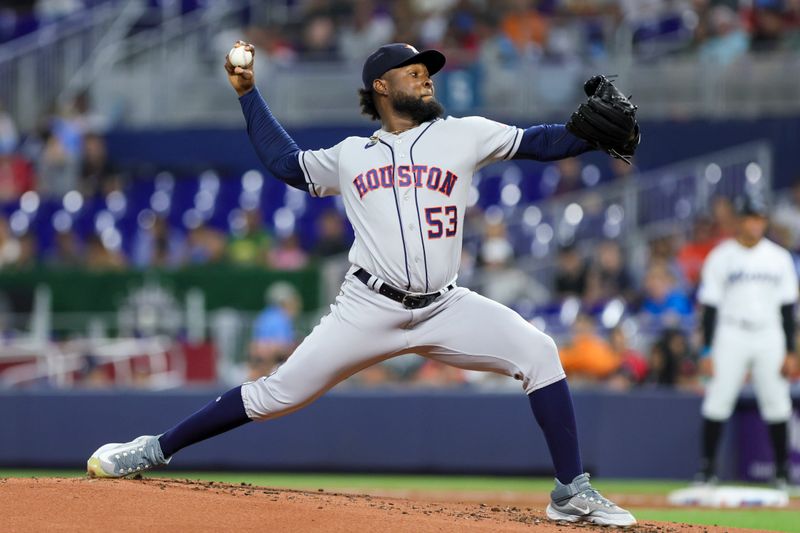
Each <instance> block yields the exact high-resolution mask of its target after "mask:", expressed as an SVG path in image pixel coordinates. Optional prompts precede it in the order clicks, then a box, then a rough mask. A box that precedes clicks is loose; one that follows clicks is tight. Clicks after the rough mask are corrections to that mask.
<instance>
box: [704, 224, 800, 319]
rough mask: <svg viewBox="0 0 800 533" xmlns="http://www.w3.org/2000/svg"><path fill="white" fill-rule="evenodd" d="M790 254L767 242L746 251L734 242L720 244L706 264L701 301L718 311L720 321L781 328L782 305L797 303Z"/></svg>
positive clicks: (795, 279) (733, 240)
mask: <svg viewBox="0 0 800 533" xmlns="http://www.w3.org/2000/svg"><path fill="white" fill-rule="evenodd" d="M797 297H798V281H797V272H796V271H795V268H794V262H793V260H792V256H791V254H790V253H789V252H788V251H787V250H785V249H783V248H781V247H780V246H778V245H777V244H775V243H774V242H772V241H770V240H768V239H761V241H759V243H758V244H756V245H755V246H754V247H752V248H746V247H745V246H742V245H741V244H739V243H738V242H737V241H736V240H735V239H728V240H726V241H723V242H722V243H720V244H719V245H718V246H717V247H716V248H714V249H713V250H712V251H711V254H709V256H708V258H707V259H706V262H705V264H704V265H703V274H702V281H701V284H700V291H699V294H698V299H699V300H700V303H703V304H705V305H712V306H715V307H716V308H717V313H718V315H719V320H720V321H721V322H722V323H724V322H725V321H726V320H727V321H738V322H745V323H750V324H754V325H757V326H758V327H760V328H769V329H772V328H780V327H781V312H780V308H781V306H783V305H786V304H791V303H794V302H796V301H797Z"/></svg>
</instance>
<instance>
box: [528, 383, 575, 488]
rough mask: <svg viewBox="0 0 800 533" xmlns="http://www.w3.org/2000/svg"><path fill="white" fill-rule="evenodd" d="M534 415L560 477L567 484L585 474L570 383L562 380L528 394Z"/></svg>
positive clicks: (557, 475) (557, 476) (558, 477)
mask: <svg viewBox="0 0 800 533" xmlns="http://www.w3.org/2000/svg"><path fill="white" fill-rule="evenodd" d="M528 399H529V400H530V402H531V409H532V410H533V416H535V417H536V421H537V422H538V423H539V426H540V427H541V428H542V432H543V433H544V438H545V440H546V441H547V448H548V449H549V450H550V457H552V459H553V466H554V467H555V469H556V478H557V479H558V480H559V481H560V482H561V483H564V484H565V485H567V484H569V483H572V480H573V479H575V477H576V476H579V475H581V474H583V465H582V464H581V452H580V448H579V446H578V429H577V427H576V424H575V411H574V409H573V407H572V396H570V393H569V387H568V386H567V380H566V379H561V380H559V381H556V382H555V383H552V384H550V385H548V386H546V387H543V388H541V389H539V390H535V391H533V392H532V393H530V394H529V395H528Z"/></svg>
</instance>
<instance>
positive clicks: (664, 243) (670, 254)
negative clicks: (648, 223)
mask: <svg viewBox="0 0 800 533" xmlns="http://www.w3.org/2000/svg"><path fill="white" fill-rule="evenodd" d="M648 244H649V249H648V252H649V257H648V261H647V262H646V266H644V267H642V269H641V270H642V271H643V272H642V274H646V273H647V270H648V269H649V268H650V265H652V264H655V263H659V264H662V265H664V266H665V267H666V268H667V270H669V273H670V274H671V275H672V277H673V278H674V279H675V282H676V283H677V284H678V286H679V287H683V288H685V287H686V286H687V283H686V280H685V279H684V277H683V271H682V270H681V266H680V264H679V263H678V257H677V253H676V247H677V246H676V236H675V235H672V234H669V235H663V236H661V237H656V238H654V239H653V240H651V241H650V242H649V243H648Z"/></svg>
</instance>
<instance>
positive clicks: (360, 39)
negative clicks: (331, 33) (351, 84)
mask: <svg viewBox="0 0 800 533" xmlns="http://www.w3.org/2000/svg"><path fill="white" fill-rule="evenodd" d="M393 34H394V22H393V21H392V18H391V17H390V16H389V14H388V13H386V12H385V11H383V10H381V9H378V8H377V6H376V5H375V2H374V1H373V0H354V1H353V13H352V16H351V17H350V18H349V20H348V21H347V23H346V24H345V26H344V27H343V28H341V29H340V30H339V49H340V50H341V54H342V57H343V58H344V59H345V60H347V61H350V62H353V63H355V64H358V65H361V63H362V62H363V61H364V59H365V58H366V56H367V54H369V53H370V51H371V50H376V49H378V48H379V47H380V46H381V45H384V44H386V43H388V42H390V39H391V38H392V35H393Z"/></svg>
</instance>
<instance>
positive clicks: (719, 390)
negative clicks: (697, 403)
mask: <svg viewBox="0 0 800 533" xmlns="http://www.w3.org/2000/svg"><path fill="white" fill-rule="evenodd" d="M797 286H798V282H797V273H796V272H795V269H794V263H793V261H792V257H791V255H790V254H789V252H788V251H786V250H784V249H783V248H781V247H780V246H778V245H777V244H775V243H773V242H771V241H769V240H767V239H762V240H761V241H760V242H759V243H758V244H757V245H755V246H754V247H752V248H746V247H745V246H742V245H741V244H739V243H738V242H737V241H736V240H734V239H730V240H727V241H724V242H722V243H721V244H719V245H718V246H717V247H716V248H714V250H712V252H711V254H709V256H708V258H707V259H706V262H705V264H704V265H703V275H702V281H701V285H700V291H699V293H698V298H699V300H700V302H701V303H703V304H706V305H712V306H714V307H716V308H717V325H716V328H715V333H714V342H713V345H712V347H711V358H712V360H713V366H714V372H713V375H712V377H711V381H709V383H708V386H707V389H706V396H705V399H704V400H703V407H702V412H703V416H704V417H706V418H708V419H711V420H720V421H721V420H726V419H727V418H728V417H730V416H731V413H732V412H733V409H734V407H735V405H736V399H737V398H738V396H739V391H740V390H741V387H742V385H743V384H744V382H745V379H746V377H747V375H748V373H750V375H751V379H752V383H753V387H754V388H755V393H756V399H757V401H758V406H759V410H760V412H761V416H762V417H763V418H764V420H766V421H767V422H770V423H773V422H783V421H786V420H788V418H789V416H790V415H791V410H792V403H791V398H790V393H789V382H788V381H787V380H786V379H785V378H784V377H783V376H781V372H780V371H781V365H782V364H783V360H784V358H785V357H786V339H785V337H784V333H783V329H782V327H781V312H780V309H781V307H782V306H783V305H786V304H791V303H794V302H795V301H796V300H797V297H798V287H797Z"/></svg>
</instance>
